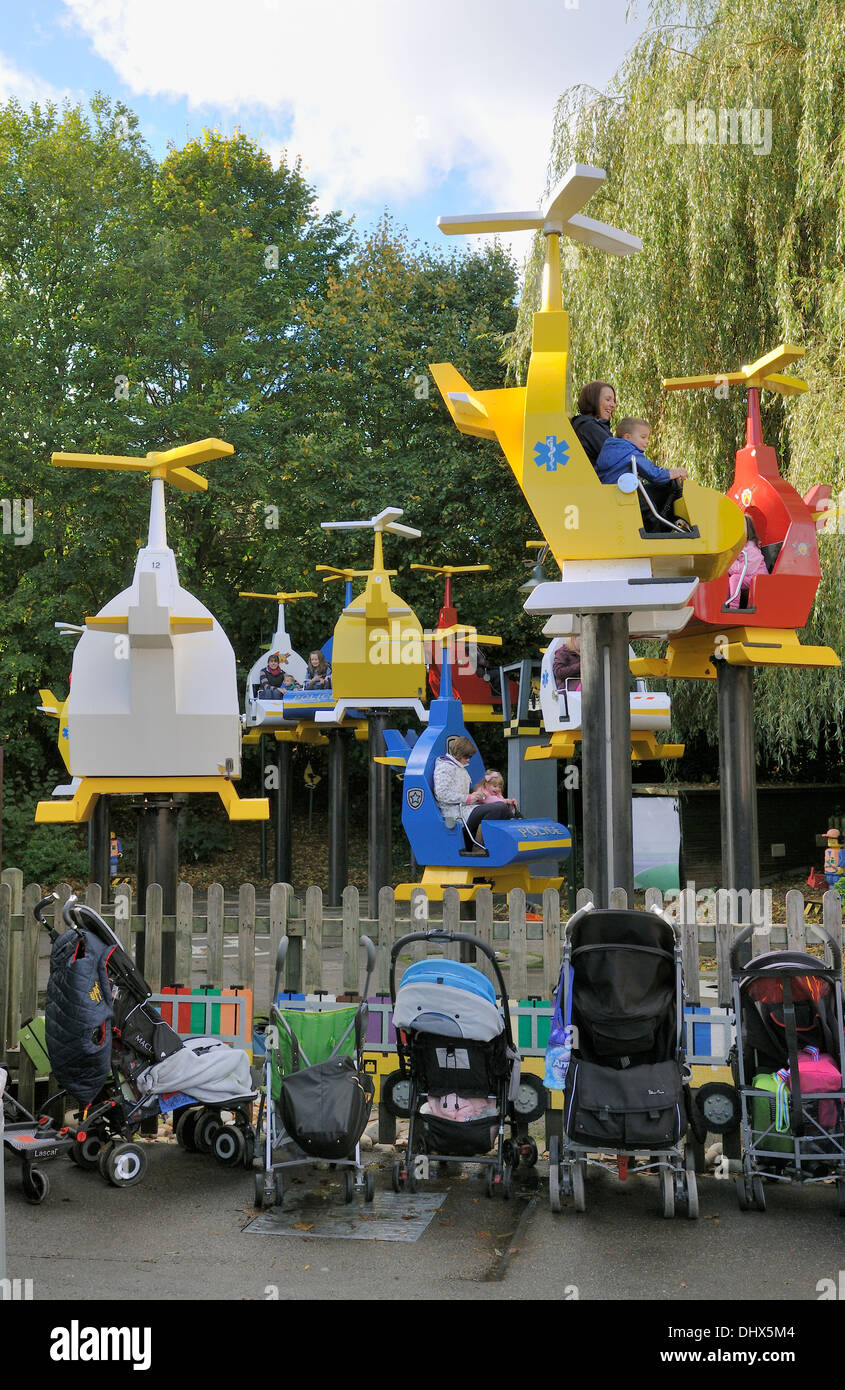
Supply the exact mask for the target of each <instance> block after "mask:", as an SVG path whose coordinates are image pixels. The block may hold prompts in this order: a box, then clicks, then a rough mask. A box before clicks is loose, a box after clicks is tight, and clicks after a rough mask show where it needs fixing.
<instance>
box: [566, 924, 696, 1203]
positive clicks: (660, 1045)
mask: <svg viewBox="0 0 845 1390" xmlns="http://www.w3.org/2000/svg"><path fill="white" fill-rule="evenodd" d="M554 1025H557V1029H556V1028H555V1026H554ZM546 1056H547V1077H546V1084H547V1085H550V1084H551V1081H550V1077H549V1066H550V1064H553V1065H554V1069H555V1082H556V1085H559V1086H560V1087H562V1088H563V1091H564V1109H563V1140H562V1143H561V1140H560V1139H559V1138H558V1136H557V1135H553V1136H552V1139H551V1141H550V1144H549V1196H550V1200H551V1207H552V1211H554V1212H559V1211H560V1210H561V1206H562V1199H563V1198H567V1199H571V1200H572V1202H573V1205H574V1207H575V1209H576V1211H584V1210H586V1189H585V1176H586V1171H587V1166H588V1165H594V1166H596V1167H600V1168H603V1169H605V1170H606V1171H609V1172H612V1171H614V1170H615V1171H616V1172H617V1174H618V1176H619V1178H620V1179H621V1180H622V1181H625V1180H626V1179H627V1177H628V1170H629V1167H630V1166H631V1165H632V1160H633V1164H634V1165H635V1166H636V1171H637V1173H638V1174H640V1173H647V1172H653V1173H656V1174H657V1175H658V1176H659V1178H660V1195H661V1210H662V1214H663V1216H664V1217H672V1216H674V1215H675V1203H676V1200H678V1201H681V1202H683V1203H685V1204H686V1210H687V1216H688V1217H690V1218H691V1219H694V1218H695V1217H697V1216H698V1188H697V1184H696V1177H695V1170H694V1157H693V1146H692V1144H690V1143H687V1142H686V1141H687V1139H688V1138H689V1135H690V1130H691V1124H690V1118H691V1115H692V1107H691V1105H690V1103H689V1088H688V1071H687V1068H686V1066H685V1054H684V1028H683V973H682V957H681V946H680V941H679V939H678V937H677V934H676V931H675V928H674V926H673V924H672V922H671V921H670V920H669V919H668V918H667V917H666V916H664V914H663V913H662V912H659V911H656V910H652V911H650V912H637V911H633V910H631V911H628V910H614V909H610V910H607V909H596V908H594V907H593V906H592V904H589V905H588V906H586V907H584V908H581V909H580V911H578V912H576V913H575V915H574V916H573V917H571V918H570V920H569V921H568V922H567V924H566V927H565V929H564V943H563V963H562V966H561V972H560V983H559V985H558V991H557V996H556V1011H555V1018H554V1020H553V1031H552V1035H551V1038H550V1046H549V1049H548V1050H547V1054H546Z"/></svg>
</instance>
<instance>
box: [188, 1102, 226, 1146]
mask: <svg viewBox="0 0 845 1390" xmlns="http://www.w3.org/2000/svg"><path fill="white" fill-rule="evenodd" d="M222 1127H223V1122H222V1120H221V1119H220V1116H219V1115H218V1114H217V1112H216V1110H204V1111H202V1112H201V1114H200V1116H199V1119H198V1120H197V1121H196V1123H195V1127H194V1148H195V1149H196V1152H197V1153H200V1154H208V1153H211V1148H212V1145H213V1143H214V1136H215V1134H216V1133H217V1131H218V1130H219V1129H222Z"/></svg>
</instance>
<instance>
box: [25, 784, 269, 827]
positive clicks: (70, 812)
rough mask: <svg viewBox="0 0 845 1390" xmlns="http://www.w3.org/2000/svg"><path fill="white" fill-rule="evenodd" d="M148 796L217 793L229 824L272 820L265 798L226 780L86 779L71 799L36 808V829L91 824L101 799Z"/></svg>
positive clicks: (40, 805) (42, 803)
mask: <svg viewBox="0 0 845 1390" xmlns="http://www.w3.org/2000/svg"><path fill="white" fill-rule="evenodd" d="M145 792H168V793H175V792H190V793H191V794H192V795H197V794H199V793H201V792H202V793H205V794H208V793H209V792H211V793H216V794H217V795H218V796H219V797H220V800H221V801H222V802H223V805H224V806H225V807H226V814H227V815H228V817H229V820H269V819H270V803H269V801H268V800H267V798H266V796H259V797H250V798H245V799H244V800H243V801H242V800H241V798H240V797H239V796H238V793H237V791H236V790H235V787H234V784H233V783H232V781H231V780H230V779H229V778H226V777H83V778H82V781H81V782H80V784H79V786H78V787H77V789H76V792H75V793H74V795H73V796H72V797H68V798H64V797H62V798H61V799H58V798H57V799H56V800H54V801H39V802H38V805H37V806H36V808H35V823H36V825H46V824H52V823H53V822H57V821H58V822H66V821H71V822H73V823H75V824H80V823H81V822H83V821H89V820H90V819H91V816H92V814H93V812H94V807H95V806H96V804H97V798H98V797H100V796H140V795H143V793H145Z"/></svg>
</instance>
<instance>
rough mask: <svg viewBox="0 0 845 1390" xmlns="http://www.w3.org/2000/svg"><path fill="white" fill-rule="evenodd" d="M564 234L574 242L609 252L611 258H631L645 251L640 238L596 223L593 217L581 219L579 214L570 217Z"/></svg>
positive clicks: (603, 223)
mask: <svg viewBox="0 0 845 1390" xmlns="http://www.w3.org/2000/svg"><path fill="white" fill-rule="evenodd" d="M563 234H564V236H568V237H571V238H572V240H573V241H581V242H583V243H584V244H585V245H587V246H595V248H596V250H597V251H607V252H608V253H609V254H610V255H611V256H631V255H633V253H634V252H635V251H642V249H643V244H642V241H641V240H640V238H639V237H638V236H632V234H631V233H630V232H622V231H620V230H619V228H618V227H610V226H608V224H607V223H606V222H595V221H594V220H593V218H592V217H581V216H580V214H579V213H576V214H574V215H573V216H572V217H570V219H569V221H568V222H567V223H566V225H565V226H564V228H563Z"/></svg>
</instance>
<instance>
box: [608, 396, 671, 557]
mask: <svg viewBox="0 0 845 1390" xmlns="http://www.w3.org/2000/svg"><path fill="white" fill-rule="evenodd" d="M650 434H651V425H650V424H649V423H648V421H647V420H639V419H635V418H634V417H631V416H628V417H626V418H625V419H624V420H620V421H619V426H618V429H617V433H616V434H615V435H611V436H610V438H609V439H607V440H605V442H604V444H603V445H602V447H601V452H600V454H599V456H598V458H597V459H596V463H595V469H596V472H597V473H598V475H599V477H600V478H601V480H602V482H603V483H616V482H618V481H619V479H620V478H621V477H622V476H623V474H625V473H632V472H633V471H634V465H635V464H636V471H637V475H638V477H639V479H640V482H641V483H642V485H643V488H644V490H645V492H646V494H647V495H648V497H649V498H650V500H651V502H652V504H653V506H654V510H655V511H656V512H657V513H658V515H659V517H662V518H663V519H664V520H665V521H668V522H671V523H672V524H673V525H674V526H677V527H679V528H680V529H681V530H683V531H688V530H689V526H688V524H687V523H686V522H685V521H682V520H681V519H680V518H678V517H675V516H674V515H673V509H674V504H675V502H676V501H677V500H678V498H679V497H680V496H681V490H682V485H683V481H684V479H685V478H688V477H689V473H688V472H687V470H686V469H685V468H661V467H660V465H659V464H656V463H654V462H652V460H651V459H650V458H648V457H647V456H646V452H645V451H646V449H647V448H648V439H649V435H650ZM639 497H640V509H641V511H642V515H643V522H644V524H645V529H646V530H650V529H660V522H659V520H658V518H657V517H655V516H654V514H653V513H652V511H651V508H650V507H649V505H648V502H647V501H646V500H645V499H644V498H643V497H642V494H639Z"/></svg>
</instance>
